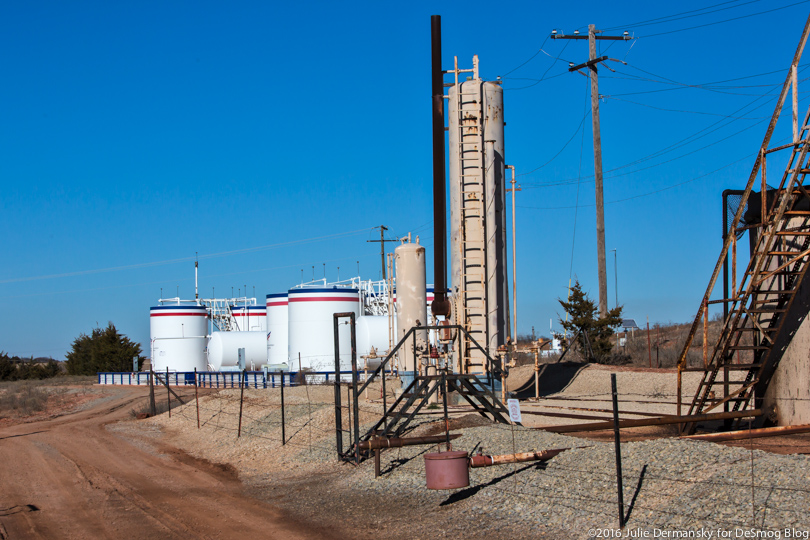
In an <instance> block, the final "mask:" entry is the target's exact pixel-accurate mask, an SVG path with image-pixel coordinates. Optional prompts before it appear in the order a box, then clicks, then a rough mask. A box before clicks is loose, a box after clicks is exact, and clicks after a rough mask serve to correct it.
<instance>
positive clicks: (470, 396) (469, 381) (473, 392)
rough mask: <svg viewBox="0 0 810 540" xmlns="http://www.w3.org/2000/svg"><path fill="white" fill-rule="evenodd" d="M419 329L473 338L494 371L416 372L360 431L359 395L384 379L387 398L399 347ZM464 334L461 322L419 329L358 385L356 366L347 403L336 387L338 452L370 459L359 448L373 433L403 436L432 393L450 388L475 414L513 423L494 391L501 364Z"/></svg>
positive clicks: (399, 344) (408, 333)
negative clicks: (345, 411) (391, 364)
mask: <svg viewBox="0 0 810 540" xmlns="http://www.w3.org/2000/svg"><path fill="white" fill-rule="evenodd" d="M338 316H348V317H350V318H353V317H351V314H335V317H336V318H337V317H338ZM352 328H353V327H352ZM417 328H418V329H419V331H424V330H427V331H430V330H439V329H442V330H458V332H457V334H458V335H457V338H458V339H459V340H462V339H465V338H466V339H469V340H470V342H471V343H472V346H473V347H476V348H477V349H479V350H480V351H481V354H483V355H484V358H486V360H487V362H486V365H488V366H490V367H491V369H492V370H493V371H490V372H488V373H486V374H477V375H476V374H458V373H452V372H448V371H443V370H439V372H440V374H438V375H422V374H419V373H417V374H416V376H415V377H414V379H413V380H412V381H411V382H410V383H409V384H408V385H407V386H405V387H404V388H403V389H402V393H401V394H400V395H399V396H398V397H397V398H396V399H395V400H394V402H393V403H391V405H390V406H388V405H387V403H386V401H385V397H383V414H382V417H381V418H380V419H379V420H377V421H376V422H375V423H374V424H372V425H371V426H370V427H369V428H364V433H363V434H362V435H361V433H360V425H359V405H358V400H359V397H360V396H361V395H362V393H363V392H364V391H365V390H366V388H367V387H368V386H369V385H370V384H371V383H372V382H374V381H376V380H381V381H382V385H383V386H382V388H383V396H385V395H386V392H385V370H386V366H388V365H389V362H390V361H391V359H392V358H395V357H396V354H397V351H398V350H399V349H400V347H402V346H403V344H405V343H407V342H408V339H409V337H410V336H411V334H412V333H414V331H416V330H417ZM463 334H466V332H465V331H464V329H463V327H461V326H459V325H449V326H441V327H440V326H420V327H414V328H411V329H410V330H409V331H408V332H407V333H406V334H405V335H404V336H403V337H402V338H401V339H400V341H399V343H398V344H397V345H396V347H394V348H393V350H392V351H391V352H390V353H389V354H388V355H387V356H386V357H385V358H384V359H383V361H382V362H381V363H380V366H379V367H378V368H377V369H376V370H375V371H374V372H373V373H371V374H370V375H369V376H368V377H367V378H366V381H365V382H364V383H362V384H360V383H359V381H358V375H357V371H356V368H355V369H354V370H353V372H354V375H353V378H352V383H351V394H350V397H349V402H348V403H347V404H346V406H344V405H343V404H342V398H341V392H340V390H339V388H338V387H336V390H335V429H336V435H337V440H336V442H337V447H338V454H339V456H341V458H343V459H346V460H355V461H361V460H362V459H364V458H365V457H367V456H366V455H365V454H363V453H362V452H360V451H358V448H359V446H360V444H361V443H363V442H366V441H369V440H370V439H372V438H373V437H384V438H388V437H400V436H402V435H403V434H405V433H406V432H407V430H408V428H409V426H410V424H411V422H412V421H413V420H414V418H416V415H417V414H419V412H420V411H421V410H422V409H423V408H424V407H425V406H426V405H427V404H428V402H429V399H430V397H431V396H433V395H434V394H436V393H439V392H446V393H447V394H450V393H451V392H456V393H457V395H459V396H460V397H461V398H462V399H464V401H466V402H467V403H468V404H469V405H470V406H472V408H473V410H474V411H475V412H477V413H478V414H480V415H481V416H483V417H484V418H488V419H490V420H492V421H493V422H499V423H504V424H507V423H509V420H508V418H509V411H508V409H507V408H506V407H505V406H504V405H503V403H502V402H501V401H500V400H499V399H498V398H497V396H496V395H495V381H496V378H497V377H498V376H499V375H500V365H499V364H498V363H497V362H496V361H495V360H493V359H491V358H489V357H488V356H487V355H486V353H485V352H484V351H483V349H482V348H481V346H480V345H479V344H478V342H477V341H476V340H475V338H472V337H470V336H469V335H466V336H465V337H462V335H463ZM353 363H354V364H355V366H356V360H355V361H353ZM448 367H449V366H448ZM344 408H347V409H348V411H349V415H348V417H349V426H347V427H348V428H349V429H344V428H343V421H342V414H343V409H344ZM344 434H348V435H349V438H350V440H351V442H350V444H349V446H348V449H347V448H345V447H344V446H343V436H344Z"/></svg>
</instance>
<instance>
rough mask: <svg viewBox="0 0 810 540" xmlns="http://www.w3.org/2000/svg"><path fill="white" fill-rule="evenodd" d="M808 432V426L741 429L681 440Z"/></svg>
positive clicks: (731, 438) (714, 439)
mask: <svg viewBox="0 0 810 540" xmlns="http://www.w3.org/2000/svg"><path fill="white" fill-rule="evenodd" d="M807 432H810V424H798V425H794V426H776V427H769V428H759V429H741V430H739V431H726V432H725V433H702V434H700V435H686V436H684V437H681V439H692V440H694V441H713V442H720V441H738V440H741V439H756V438H759V437H777V436H779V435H792V434H796V433H807Z"/></svg>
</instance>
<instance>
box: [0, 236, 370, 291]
mask: <svg viewBox="0 0 810 540" xmlns="http://www.w3.org/2000/svg"><path fill="white" fill-rule="evenodd" d="M369 230H370V228H368V227H366V228H363V229H357V230H354V231H347V232H342V233H336V234H328V235H325V236H315V237H312V238H302V239H299V240H291V241H289V242H279V243H277V244H268V245H265V246H255V247H249V248H243V249H234V250H230V251H221V252H219V253H209V254H205V255H199V256H197V257H181V258H179V259H167V260H163V261H153V262H148V263H138V264H128V265H123V266H110V267H107V268H96V269H93V270H80V271H77V272H64V273H61V274H49V275H44V276H29V277H19V278H11V279H3V280H0V284H4V283H19V282H22V281H36V280H41V279H55V278H63V277H73V276H84V275H88V274H101V273H104V272H116V271H119V270H132V269H136V268H148V267H152V266H163V265H167V264H176V263H181V262H190V261H194V260H198V259H199V260H204V259H213V258H216V257H227V256H230V255H241V254H244V253H254V252H257V251H265V250H269V249H276V248H279V247H286V246H294V245H300V244H308V243H311V242H319V241H322V240H332V239H335V238H342V237H345V236H352V235H356V234H360V233H364V232H367V231H369Z"/></svg>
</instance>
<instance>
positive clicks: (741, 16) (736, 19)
mask: <svg viewBox="0 0 810 540" xmlns="http://www.w3.org/2000/svg"><path fill="white" fill-rule="evenodd" d="M807 2H810V0H801V1H800V2H795V3H793V4H788V5H786V6H781V7H778V8H773V9H767V10H765V11H758V12H756V13H750V14H748V15H740V16H739V17H732V18H731V19H724V20H722V21H715V22H711V23H706V24H699V25H696V26H689V27H687V28H680V29H678V30H669V31H667V32H658V33H657V34H648V35H646V36H639V37H640V38H651V37H657V36H666V35H668V34H676V33H678V32H686V31H687V30H695V29H697V28H705V27H707V26H714V25H716V24H723V23H727V22H731V21H738V20H740V19H747V18H749V17H756V16H757V15H764V14H766V13H773V12H774V11H780V10H783V9H787V8H790V7H793V6H798V5H800V4H806V3H807Z"/></svg>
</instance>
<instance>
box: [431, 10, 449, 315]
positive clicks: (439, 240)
mask: <svg viewBox="0 0 810 540" xmlns="http://www.w3.org/2000/svg"><path fill="white" fill-rule="evenodd" d="M430 56H431V90H432V94H433V245H434V250H433V283H434V289H433V293H434V296H433V303H432V304H431V305H430V308H431V312H432V313H433V316H434V317H436V316H439V315H442V316H445V317H447V316H448V315H449V314H450V304H449V302H448V301H447V193H446V187H445V175H444V138H445V137H444V76H443V74H442V18H441V16H440V15H431V16H430Z"/></svg>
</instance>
